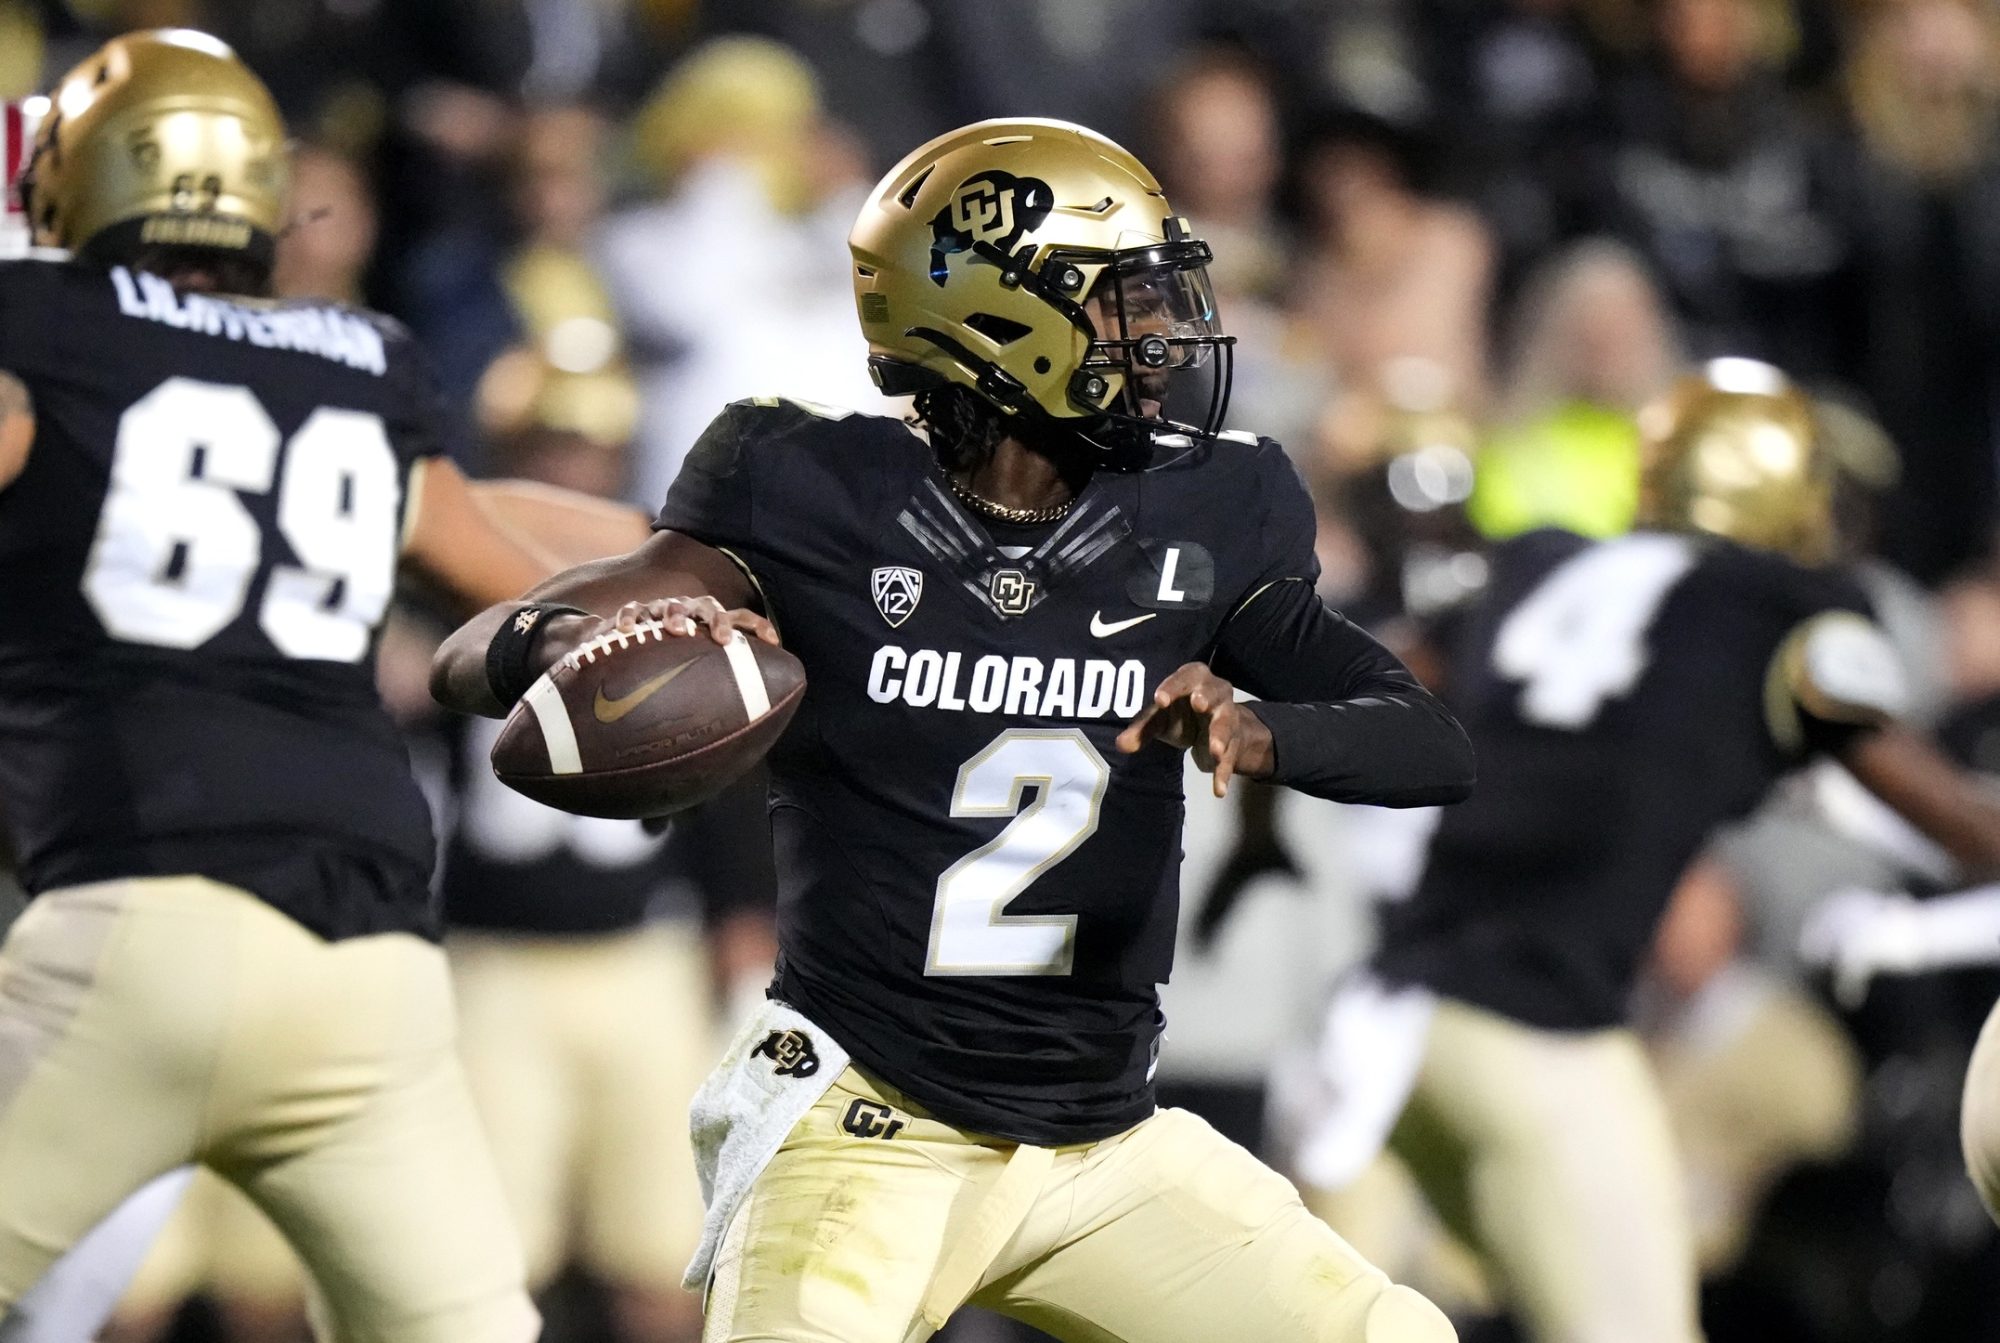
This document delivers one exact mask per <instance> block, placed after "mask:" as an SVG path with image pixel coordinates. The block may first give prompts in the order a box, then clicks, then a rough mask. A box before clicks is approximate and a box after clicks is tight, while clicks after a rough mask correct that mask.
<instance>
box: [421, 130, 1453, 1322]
mask: <svg viewBox="0 0 2000 1343" xmlns="http://www.w3.org/2000/svg"><path fill="white" fill-rule="evenodd" d="M851 246H852V250H853V257H854V267H855V271H854V273H855V285H856V290H857V297H858V301H859V308H860V314H861V321H862V327H863V331H864V333H865V334H866V336H867V338H868V341H869V345H870V348H871V351H872V355H873V360H872V362H873V367H874V369H875V372H876V375H877V378H878V380H879V382H880V383H881V385H882V387H883V389H884V390H885V391H888V392H891V393H896V394H904V393H913V394H915V396H916V405H917V410H918V415H919V420H920V427H921V430H922V432H921V433H919V432H913V431H912V428H911V426H909V425H906V424H904V423H902V422H901V421H898V420H893V419H879V418H870V417H866V416H861V415H842V414H839V413H829V412H823V411H819V410H816V409H814V408H811V407H806V406H801V405H798V404H794V403H789V402H783V401H777V400H772V401H768V402H745V403H740V404H737V405H734V406H731V407H729V408H728V409H727V410H725V411H723V413H722V414H721V415H720V416H719V417H718V418H717V419H716V420H715V422H714V423H713V425H712V426H711V427H710V428H709V429H708V431H707V432H706V433H705V434H704V435H703V436H702V438H701V440H700V441H699V442H698V443H697V444H696V445H695V446H694V448H693V450H692V452H691V454H690V456H689V457H688V460H687V464H686V466H685V467H684V469H683V471H682V473H681V475H680V477H679V479H678V480H677V481H676V482H675V484H674V486H673V490H672V492H671V493H670V494H669V496H668V498H667V500H666V506H665V509H664V510H663V511H662V513H661V515H660V518H659V522H658V526H659V528H660V531H659V533H658V534H657V535H656V536H655V537H654V538H653V539H652V540H651V541H650V542H648V543H647V544H646V545H644V546H642V547H640V548H639V549H638V550H636V551H634V552H633V553H632V554H630V555H627V556H625V557H624V558H622V559H618V560H612V561H606V562H603V563H600V564H596V565H592V566H587V567H585V568H583V569H579V570H577V571H575V572H572V573H570V574H566V575H563V576H561V577H559V578H556V579H555V580H553V581H552V582H551V583H549V584H548V585H547V586H545V587H544V588H543V589H541V590H540V591H539V592H538V593H536V594H535V599H536V603H537V604H536V605H535V606H533V607H531V608H529V610H527V611H522V610H519V609H517V608H516V607H513V606H503V607H498V608H496V609H494V610H493V611H491V612H489V613H487V614H486V615H485V616H482V617H480V618H479V619H477V620H475V621H473V622H472V623H471V624H469V625H467V626H466V627H465V628H463V629H461V630H460V631H459V632H458V633H457V634H455V635H454V636H453V637H452V639H451V640H449V641H448V642H447V644H446V646H445V647H444V648H443V649H442V650H440V653H439V658H438V663H437V666H436V677H435V682H434V684H435V687H436V689H437V690H438V692H439V694H440V695H441V697H442V698H443V699H444V700H445V702H447V703H448V704H451V705H453V706H454V707H458V708H461V709H465V710H468V711H473V712H483V713H489V714H490V713H498V712H501V711H503V710H504V709H506V708H507V707H508V706H511V705H512V704H513V703H514V702H515V701H516V699H517V698H518V697H519V696H520V695H521V694H522V692H523V690H524V689H525V688H527V686H528V685H529V682H530V681H531V680H532V679H533V678H534V675H535V674H536V673H538V672H540V671H541V670H542V669H543V668H545V667H547V666H549V665H551V663H552V662H553V661H554V660H555V659H557V658H558V657H560V656H562V655H563V654H564V653H565V652H566V651H568V650H569V649H571V648H574V647H576V646H578V644H579V643H580V642H581V641H583V640H586V639H589V638H592V637H594V636H595V635H597V634H599V633H600V632H602V631H603V630H604V629H605V628H606V626H607V623H610V624H625V625H629V624H630V623H632V622H633V621H635V620H637V619H639V618H641V617H645V616H649V615H651V616H657V617H659V618H661V619H662V620H663V621H664V622H665V626H666V629H667V631H668V633H670V634H673V635H680V636H685V637H691V638H709V637H713V638H715V639H718V640H727V639H729V638H731V637H732V636H733V635H734V634H735V633H737V632H739V631H742V632H748V633H749V634H751V635H752V636H754V637H759V638H766V639H772V640H774V641H775V640H776V639H777V637H778V636H779V635H780V634H782V636H783V639H784V643H785V646H786V647H787V648H789V649H790V650H791V652H793V653H794V654H796V655H797V657H798V658H799V659H800V660H801V661H802V662H803V663H804V666H805V671H806V676H807V687H806V691H805V698H804V701H803V704H802V707H801V708H800V709H799V711H798V715H797V717H796V719H795V720H794V721H793V723H792V726H791V728H790V730H789V732H788V734H787V735H786V737H785V738H784V739H783V740H782V741H780V742H779V744H778V745H777V747H776V748H775V749H774V751H773V753H772V754H771V756H770V770H771V779H772V788H771V800H772V818H773V827H774V830H775V837H776V844H777V857H778V871H779V881H780V888H781V894H780V911H779V937H780V945H781V949H782V955H781V964H780V968H779V972H778V977H777V980H776V983H775V984H774V985H773V987H772V990H771V994H772V1001H771V1003H770V1004H769V1006H768V1007H767V1009H766V1011H765V1013H764V1015H763V1017H762V1018H761V1019H760V1020H759V1021H758V1022H756V1023H755V1024H754V1026H753V1028H752V1029H751V1030H749V1031H748V1032H746V1033H745V1034H744V1035H743V1036H742V1037H741V1038H739V1040H738V1041H737V1043H736V1045H735V1047H734V1048H733V1049H732V1050H731V1052H730V1055H729V1057H728V1058H727V1059H726V1060H725V1062H724V1064H723V1066H722V1068H721V1070H720V1071H719V1072H718V1073H717V1074H716V1075H715V1077H714V1078H712V1079H711V1081H710V1084H709V1086H708V1087H707V1088H706V1089H705V1091H704V1093H703V1096H702V1098H701V1099H700V1100H698V1101H697V1102H696V1106H695V1115H694V1128H695V1134H694V1136H695V1144H696V1155H697V1159H698V1161H699V1162H700V1163H701V1164H702V1166H703V1168H704V1173H705V1175H706V1177H707V1182H708V1190H707V1192H708V1193H709V1220H708V1234H707V1240H706V1242H705V1244H704V1247H703V1250H702V1253H701V1254H700V1255H699V1257H698V1258H697V1260H696V1262H695V1264H694V1265H693V1266H692V1267H691V1268H690V1271H689V1277H688V1282H689V1285H690V1286H694V1287H699V1288H703V1289H705V1290H706V1292H707V1313H708V1324H707V1333H706V1337H707V1338H708V1339H710V1340H711V1341H712V1343H722V1341H723V1340H752V1339H773V1338H784V1339H791V1340H797V1341H798V1343H809V1341H818V1343H910V1341H914V1340H921V1339H924V1338H927V1337H929V1336H930V1334H931V1332H932V1331H933V1330H934V1329H936V1328H937V1327H938V1326H939V1325H941V1324H942V1323H943V1322H944V1320H945V1319H946V1317H948V1316H949V1315H950V1314H951V1313H952V1312H953V1311H954V1310H956V1309H957V1308H958V1307H959V1306H960V1305H962V1304H963V1303H965V1302H967V1301H968V1300H970V1301H976V1302H979V1303H982V1304H986V1305H990V1306H992V1307H994V1308H996V1309H998V1310H1001V1311H1003V1312H1007V1313H1009V1314H1012V1315H1015V1316H1017V1317H1020V1318H1023V1319H1026V1320H1029V1321H1030V1322H1032V1323H1034V1324H1036V1325H1038V1326H1040V1327H1041V1328H1043V1329H1046V1330H1049V1331H1051V1332H1053V1333H1055V1334H1056V1335H1057V1336H1058V1337H1062V1338H1067V1339H1075V1340H1079V1343H1082V1341H1084V1340H1101V1339H1109V1338H1117V1339H1123V1340H1128V1341H1129V1343H1212V1340H1215V1339H1269V1340H1278V1339H1286V1340H1300V1341H1303V1340H1326V1341H1331V1340H1342V1341H1352V1343H1362V1340H1371V1341H1372V1343H1439V1341H1440V1340H1448V1339H1449V1338H1450V1337H1451V1336H1452V1335H1451V1327H1450V1325H1449V1324H1448V1323H1447V1322H1446V1321H1445V1320H1444V1317H1443V1316H1442V1315H1441V1314H1439V1313H1438V1311H1437V1310H1436V1309H1435V1308H1434V1307H1433V1306H1431V1305H1430V1304H1429V1303H1428V1302H1426V1301H1424V1300H1423V1299H1422V1298H1421V1297H1419V1296H1417V1295H1416V1294H1415V1293H1413V1292H1410V1291H1409V1290H1407V1289H1405V1288H1400V1287H1393V1286H1391V1285H1390V1284H1389V1282H1388V1281H1387V1280H1386V1279H1385V1278H1384V1277H1383V1276H1382V1274H1380V1273H1379V1272H1377V1271H1376V1270H1375V1269H1373V1268H1372V1267H1370V1266H1369V1265H1368V1264H1366V1263H1365V1262H1363V1261H1361V1260H1360V1259H1358V1258H1357V1257H1356V1256H1355V1255H1354V1253H1353V1252H1352V1251H1351V1250H1350V1249H1349V1248H1348V1247H1347V1246H1346V1244H1345V1243H1344V1242H1343V1241H1341V1240H1340V1238H1339V1237H1338V1236H1336V1235H1335V1234H1334V1233H1333V1232H1332V1231H1330V1230H1329V1229H1328V1228H1327V1227H1326V1226H1325V1225H1324V1224H1322V1223H1320V1222H1318V1221H1316V1220H1314V1219H1313V1218H1312V1217H1311V1216H1310V1215H1309V1214H1308V1213H1307V1212H1306V1211H1305V1209H1304V1208H1303V1206H1302V1205H1301V1204H1300V1202H1299V1199H1298V1196H1297V1194H1296V1193H1295V1192H1294V1190H1293V1189H1292V1188H1291V1186H1290V1185H1288V1184H1287V1183H1286V1182H1285V1181H1284V1180H1283V1179H1281V1178H1280V1177H1279V1176H1277V1175H1276V1174H1274V1173H1272V1172H1271V1171H1270V1170H1268V1169H1266V1168H1265V1167H1263V1166H1262V1165H1260V1164H1259V1163H1258V1162H1257V1161H1256V1160H1255V1159H1254V1158H1253V1157H1251V1156H1250V1154H1249V1153H1247V1152H1245V1151H1243V1150H1242V1149H1240V1148H1237V1147H1235V1146H1233V1145H1231V1144H1230V1143H1228V1142H1226V1141H1225V1140H1224V1139H1222V1138H1221V1137H1220V1136H1218V1135H1217V1134H1216V1133H1215V1132H1214V1131H1213V1130H1212V1129H1210V1128H1208V1127H1207V1126H1206V1125H1204V1124H1203V1123H1202V1122H1201V1121H1200V1120H1198V1119H1195V1118H1194V1117H1193V1116H1191V1115H1188V1114H1185V1113H1182V1112H1179V1111H1173V1110H1166V1111H1161V1110H1157V1109H1156V1108H1155V1106H1154V1102H1153V1086H1152V1073H1153V1065H1154V1060H1155V1058H1156V1056H1157V1053H1158V1050H1159V1048H1160V1044H1161V1033H1162V1027H1163V1024H1164V1023H1163V1022H1162V1020H1161V1017H1160V1008H1159V999H1158V995H1157V986H1158V984H1159V983H1160V982H1161V981H1163V980H1164V979H1166V977H1167V972H1168V969H1169V967H1170V964H1171V961H1172V955H1173V931H1174V919H1175V908H1176V902H1177V899H1178V882H1177V878H1178V869H1179V861H1180V822H1181V798H1182V791H1181V789H1182V749H1181V748H1191V749H1192V750H1193V751H1194V752H1195V755H1196V758H1197V760H1198V761H1199V763H1200V764H1201V765H1202V767H1203V768H1206V769H1209V770H1211V771H1212V772H1213V773H1214V776H1215V787H1216V789H1217V791H1218V792H1220V791H1222V790H1224V789H1226V788H1227V787H1228V784H1229V780H1230V778H1231V777H1232V775H1242V776H1248V777H1255V778H1263V779H1270V780H1274V781H1277V782H1280V783H1287V784H1290V785H1292V786H1294V787H1297V788H1301V789H1305V790H1307V791H1310V792H1314V793H1317V794H1320V795H1322V796H1326V797H1333V798H1340V799H1344V800H1347V801H1353V802H1370V803H1381V804H1386V805H1391V806H1394V805H1419V804H1425V803H1437V802H1449V801H1454V800H1456V799H1458V798H1459V797H1462V796H1463V795H1464V794H1465V792H1466V789H1467V788H1468V786H1469V785H1470V783H1471V775H1472V760H1471V755H1470V751H1469V750H1468V748H1467V745H1466V742H1465V738H1464V735H1463V734H1462V733H1461V732H1460V731H1459V729H1458V726H1457V725H1456V724H1455V723H1454V722H1453V721H1452V720H1451V718H1450V717H1449V716H1448V715H1447V714H1446V713H1445V712H1444V711H1443V710H1442V709H1441V708H1440V707H1439V706H1438V705H1437V703H1436V702H1435V701H1434V700H1433V699H1432V698H1431V697H1430V695H1429V694H1427V693H1426V692H1425V691H1424V690H1423V689H1422V688H1421V687H1420V686H1419V685H1418V684H1417V683H1416V681H1415V680H1414V679H1413V678H1412V677H1411V676H1410V674H1409V673H1408V672H1407V671H1405V670H1404V669H1403V667H1402V666H1401V665H1400V664H1399V663H1398V662H1397V661H1396V660H1395V659H1394V658H1393V657H1391V656H1390V655H1389V654H1388V653H1386V652H1384V651H1383V650H1382V649H1381V647H1379V646H1378V645H1377V644H1375V643H1374V642H1373V641H1372V640H1370V639H1369V638H1368V637H1367V636H1365V635H1364V634H1362V633H1361V632H1360V631H1358V630H1356V629H1355V628H1354V627H1353V626H1351V625H1349V624H1348V623H1346V622H1345V621H1343V620H1342V619H1341V618H1340V617H1338V616H1336V615H1334V614H1332V613H1331V612H1329V611H1328V610H1326V608H1325V607H1323V606H1322V605H1321V604H1320V601H1319V599H1318V598H1317V597H1316V596H1315V595H1314V592H1313V580H1314V577H1315V574H1316V566H1315V564H1314V560H1313V538H1314V531H1315V528H1314V521H1313V511H1312V506H1311V504H1310V502H1309V501H1308V499H1307V497H1306V493H1305V490H1304V489H1303V487H1302V486H1301V484H1300V482H1299V480H1298V477H1297V475H1296V474H1295V473H1294V472H1293V470H1292V468H1291V467H1290V466H1289V465H1288V464H1287V462H1286V459H1285V457H1284V454H1283V452H1282V451H1281V450H1280V449H1279V448H1278V446H1277V445H1276V444H1275V443H1272V442H1270V441H1268V440H1260V439H1257V438H1255V437H1252V436H1249V435H1240V434H1234V433H1222V432H1219V431H1220V430H1221V426H1222V414H1223V409H1224V402H1225V396H1226V392H1227V367H1228V356H1229V338H1228V337H1226V336H1224V335H1223V334H1222V333H1221V329H1220V327H1219V325H1218V323H1217V321H1216V316H1215V312H1214V308H1213V302H1212V298H1211V293H1210V289H1209V285H1208V278H1207V272H1206V266H1207V263H1208V260H1209V249H1208V247H1207V245H1206V244H1204V243H1202V242H1200V241H1198V240H1197V239H1195V238H1194V237H1193V236H1191V234H1190V233H1189V232H1188V230H1187V227H1186V225H1185V223H1184V221H1182V220H1179V219H1177V218H1175V217H1174V215H1173V213H1172V211H1171V210H1169V209H1168V207H1167V203H1166V201H1165V200H1164V199H1163V197H1162V196H1161V194H1160V190H1159V187H1158V185H1157V184H1156V183H1155V182H1154V180H1153V178H1152V176H1151V174H1149V173H1148V172H1147V171H1146V170H1145V168H1144V167H1143V166H1141V165H1140V164H1139V162H1138V161H1137V160H1136V159H1134V158H1132V156H1131V155H1129V154H1127V153H1126V152H1125V151H1124V150H1122V149H1120V148H1118V147H1117V146H1116V145H1114V144H1111V143H1110V142H1108V141H1106V140H1104V139H1103V138H1102V137H1100V136H1097V135H1095V134H1093V133H1091V132H1089V131H1086V130H1084V129H1083V128H1082V127H1079V126H1072V125H1068V124H1065V123H1060V122H1049V121H1015V122H987V123H982V124H979V125H976V126H971V127H968V128H965V129H963V130H960V131H958V132H955V133H953V134H950V135H947V136H944V137H942V138H940V139H938V140H936V141H933V142H932V143H930V144H928V145H925V146H924V147H922V148H921V149H918V150H917V151H915V152H914V153H913V154H911V155H910V156H909V157H908V158H906V159H905V160H904V161H903V162H902V163H901V164H900V165H899V166H897V167H896V168H894V169H893V170H891V172H890V174H889V176H888V177H887V178H885V179H884V180H883V182H882V183H881V185H880V186H879V187H877V189H876V190H875V192H874V194H873V196H872V197H871V198H870V200H869V202H868V204H867V205H866V206H865V208H864V210H863V213H862V216H861V219H860V222H859V223H858V224H857V225H856V227H855V230H854V233H853V236H852V238H851ZM669 260H670V259H668V258H662V262H663V264H666V263H667V262H668V261H669ZM774 372H775V373H776V374H779V375H781V374H782V370H774ZM1182 404H1186V405H1188V406H1190V407H1192V410H1193V414H1194V416H1195V422H1193V423H1176V422H1174V421H1171V420H1169V419H1168V418H1167V410H1168V407H1170V406H1180V405H1182ZM563 607H572V608H580V610H576V611H565V610H564V609H562V608H563ZM536 612H539V614H535V613H536ZM1232 683H1235V684H1239V685H1242V686H1244V687H1245V688H1246V689H1249V690H1251V691H1254V692H1255V693H1256V694H1258V695H1260V696H1262V697H1263V699H1262V701H1261V702H1259V703H1256V704H1243V703H1238V702H1237V701H1236V699H1235V696H1234V693H1233V690H1232Z"/></svg>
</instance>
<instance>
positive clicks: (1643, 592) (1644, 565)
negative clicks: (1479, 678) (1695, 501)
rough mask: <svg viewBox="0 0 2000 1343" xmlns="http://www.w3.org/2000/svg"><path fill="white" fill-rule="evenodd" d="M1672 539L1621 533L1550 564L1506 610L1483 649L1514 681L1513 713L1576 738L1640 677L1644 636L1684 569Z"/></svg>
mask: <svg viewBox="0 0 2000 1343" xmlns="http://www.w3.org/2000/svg"><path fill="white" fill-rule="evenodd" d="M1695 559H1696V554H1695V549H1694V547H1693V546H1692V545H1690V544H1689V543H1688V541H1687V540H1686V539H1684V538H1682V537H1678V536H1657V535H1650V534H1648V535H1641V536H1628V537H1624V538H1622V539H1620V540H1617V541H1606V542H1603V543H1601V544H1599V545H1594V546H1591V547H1590V548H1589V549H1587V550H1584V551H1582V552H1580V553H1579V554H1577V555H1575V556H1574V557H1572V558H1571V559H1569V560H1567V561H1565V562H1564V563H1562V564H1560V565H1558V566H1556V569H1555V571H1554V572H1553V573H1551V574H1550V575H1549V576H1548V577H1547V578H1545V579H1543V580H1542V584H1541V586H1540V587H1538V588H1536V589H1535V590H1534V591H1533V592H1531V593H1529V594H1528V597H1527V600H1525V601H1523V602H1522V603H1521V604H1520V605H1519V606H1517V607H1515V608H1514V609H1513V611H1512V612H1510V613H1509V614H1508V616H1507V619H1506V621H1505V622H1503V623H1502V624H1501V626H1500V633H1499V636H1498V637H1497V638H1496V639H1495V640H1494V643H1493V669H1494V670H1495V671H1496V672H1498V673H1499V674H1500V675H1501V676H1502V677H1503V678H1505V679H1506V680H1509V681H1518V682H1520V683H1521V709H1520V712H1521V717H1522V718H1523V719H1525V720H1526V721H1528V722H1530V723H1537V724H1540V725H1541V726H1543V727H1553V728H1562V729H1564V730H1566V731H1571V732H1577V731H1581V730H1582V729H1584V728H1585V727H1588V726H1589V725H1590V722H1591V720H1592V719H1594V718H1596V717H1597V715H1598V712H1599V711H1600V710H1601V709H1602V708H1603V707H1604V704H1605V701H1607V700H1612V699H1617V698H1619V697H1620V696H1622V695H1625V694H1628V693H1629V692H1630V691H1631V689H1632V687H1633V686H1635V685H1637V684H1638V683H1639V678H1640V677H1641V676H1642V675H1644V674H1645V671H1646V632H1647V631H1648V630H1650V629H1651V628H1652V626H1653V619H1654V617H1656V616H1657V615H1659V613H1660V607H1661V605H1662V604H1663V603H1664V602H1665V601H1666V599H1667V594H1668V593H1669V592H1671V591H1673V588H1674V584H1676V583H1678V582H1680V580H1681V578H1682V577H1683V576H1684V575H1685V574H1686V573H1687V571H1688V570H1689V569H1691V568H1693V567H1694V562H1695Z"/></svg>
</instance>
